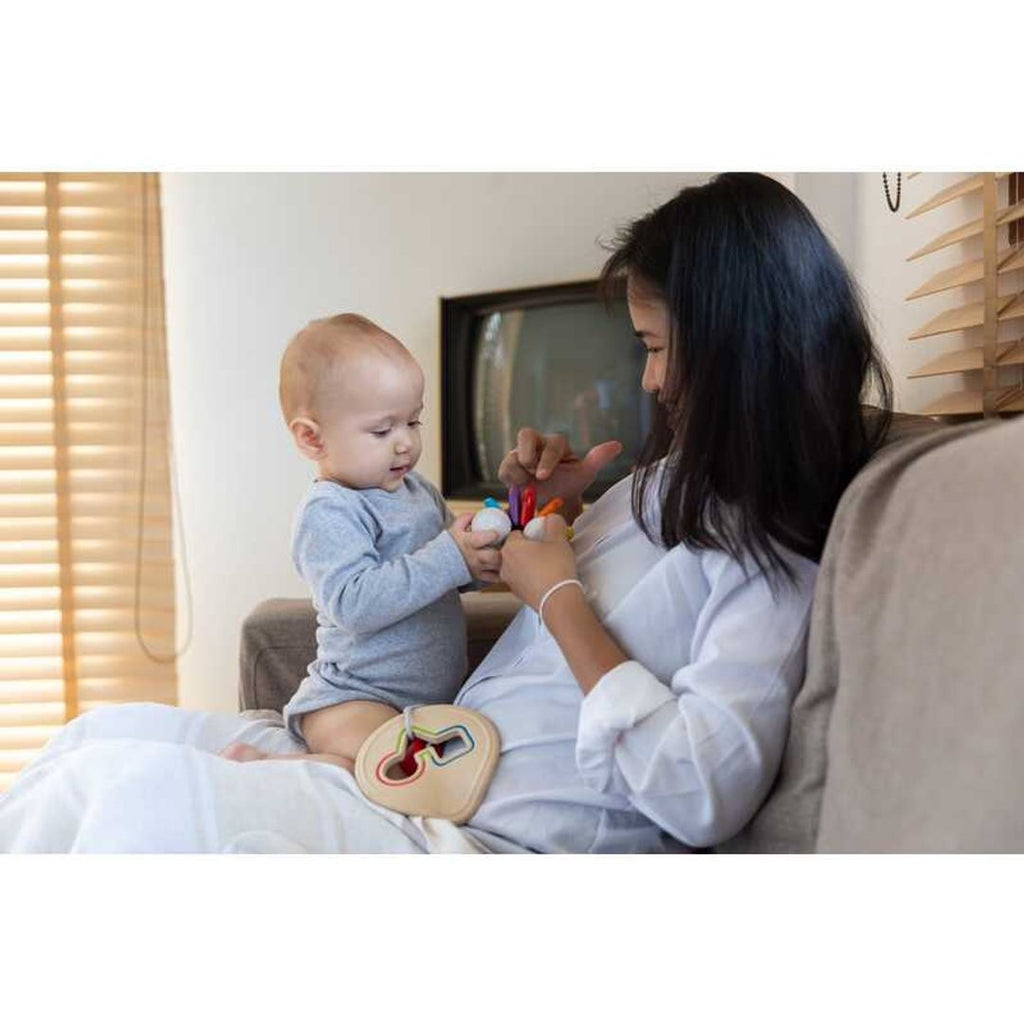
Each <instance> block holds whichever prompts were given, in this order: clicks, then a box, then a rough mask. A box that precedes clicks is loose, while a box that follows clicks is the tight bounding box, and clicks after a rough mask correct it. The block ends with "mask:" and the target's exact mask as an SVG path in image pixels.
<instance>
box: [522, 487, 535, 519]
mask: <svg viewBox="0 0 1024 1024" xmlns="http://www.w3.org/2000/svg"><path fill="white" fill-rule="evenodd" d="M536 508H537V489H536V488H535V487H534V486H533V484H527V486H526V488H525V490H524V491H523V518H522V520H521V522H520V525H521V526H524V527H525V526H526V524H527V523H528V522H529V521H530V520H531V519H532V518H533V513H534V511H535V510H536Z"/></svg>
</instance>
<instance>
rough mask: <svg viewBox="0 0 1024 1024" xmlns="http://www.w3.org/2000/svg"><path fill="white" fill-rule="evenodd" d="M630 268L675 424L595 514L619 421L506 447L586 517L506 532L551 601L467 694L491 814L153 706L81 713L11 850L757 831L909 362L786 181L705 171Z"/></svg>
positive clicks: (519, 561)
mask: <svg viewBox="0 0 1024 1024" xmlns="http://www.w3.org/2000/svg"><path fill="white" fill-rule="evenodd" d="M622 278H625V281H626V286H627V292H626V294H627V301H628V305H629V312H630V317H631V319H632V321H633V325H634V328H635V330H636V334H637V336H638V338H639V339H640V341H641V343H642V344H643V345H644V347H645V348H646V350H647V362H646V366H645V369H644V374H643V380H642V387H643V388H644V390H646V391H648V392H651V393H653V394H655V395H656V396H657V400H658V415H657V417H656V423H655V426H654V428H653V430H652V432H651V435H650V437H649V438H648V439H647V443H646V445H645V448H644V451H643V453H642V454H641V456H640V459H639V464H638V466H637V468H636V471H635V472H634V474H633V475H632V476H631V477H629V478H627V479H626V480H623V481H620V482H619V483H618V484H617V485H616V486H614V487H613V488H611V489H610V490H609V491H608V492H607V493H606V494H605V495H603V496H602V497H601V499H600V500H598V501H597V502H595V504H594V505H593V506H592V507H591V508H590V509H589V510H587V511H586V512H585V513H582V514H580V509H581V496H582V493H583V491H584V489H585V488H586V486H587V485H588V484H589V483H590V482H591V481H592V480H593V478H594V476H595V475H596V473H597V471H598V470H599V469H600V468H601V466H602V465H604V464H606V463H607V462H608V461H610V459H612V458H614V457H615V455H616V454H617V452H618V445H617V444H615V443H614V442H612V443H606V444H604V445H599V446H597V447H596V448H594V449H592V450H591V451H590V452H589V453H588V454H587V455H586V457H584V458H583V459H577V458H575V456H573V454H572V452H571V451H570V450H569V448H568V446H567V444H566V442H565V440H564V439H563V438H561V437H558V436H551V437H541V436H540V435H539V434H538V433H537V432H536V431H534V430H532V429H524V430H523V431H521V432H520V434H519V437H518V443H517V447H516V448H515V449H514V450H513V451H512V452H510V453H509V454H508V456H507V457H506V458H505V460H504V461H503V463H502V466H501V470H500V475H501V477H502V479H503V480H504V481H505V482H507V483H510V484H511V483H516V484H524V483H528V482H535V483H536V486H537V488H538V500H539V501H541V502H544V501H547V500H548V499H549V498H551V497H555V496H558V497H561V498H562V499H563V500H564V501H565V506H564V508H565V512H566V515H565V519H564V520H563V519H562V518H561V517H558V516H552V517H550V519H549V520H548V521H547V523H546V527H547V530H546V535H545V536H544V538H543V539H542V540H541V541H540V542H531V541H525V540H523V539H522V538H521V537H518V536H513V537H510V538H509V540H508V541H507V542H506V545H505V547H504V549H503V555H502V578H503V579H504V580H505V581H506V582H507V583H508V585H509V587H510V588H511V589H512V590H513V591H514V592H515V593H516V594H517V595H518V596H519V597H520V598H522V599H523V601H524V602H525V604H526V607H525V608H524V609H523V610H522V611H521V612H520V613H519V614H518V615H517V616H516V618H515V619H514V620H513V622H512V623H511V625H510V626H509V628H508V629H507V630H506V632H505V633H504V634H503V635H502V637H501V638H500V639H499V641H498V642H497V643H496V644H495V646H494V648H493V649H492V650H491V652H490V653H489V655H488V656H487V658H486V659H485V660H484V662H483V663H482V664H481V665H480V666H479V667H478V668H477V670H476V671H475V672H474V673H473V675H472V676H471V677H470V678H469V679H468V680H467V682H466V683H465V685H464V687H463V689H462V691H461V692H460V694H459V696H458V698H457V703H460V704H463V705H465V706H467V707H471V708H474V709H476V710H479V711H481V712H483V713H484V714H486V715H488V716H489V717H490V718H491V719H492V720H493V721H494V722H495V724H496V725H497V726H498V729H499V732H500V733H501V737H502V754H501V758H500V761H499V765H498V768H497V770H496V772H495V775H494V777H493V779H492V781H491V783H490V786H489V788H488V791H487V794H486V796H485V798H484V801H483V803H482V804H481V806H480V808H479V810H478V811H477V813H476V815H475V816H474V817H473V818H472V820H471V821H470V822H469V824H468V825H466V826H464V827H463V828H462V829H455V828H454V827H453V826H452V827H445V826H443V825H438V824H437V823H432V822H423V821H419V820H413V819H408V818H403V817H402V816H401V815H397V814H393V813H392V812H388V811H384V810H381V809H379V808H376V807H374V806H373V805H370V804H368V803H367V802H366V801H365V800H364V799H363V798H362V797H361V795H360V794H359V792H358V790H357V788H356V787H355V784H354V782H353V780H352V778H351V776H350V775H348V774H347V773H346V772H343V771H340V770H338V769H337V768H335V767H334V766H331V765H322V764H318V763H315V762H296V761H262V762H255V763H250V764H237V763H234V762H230V761H225V760H223V759H220V758H217V757H215V756H212V755H214V754H215V752H216V751H217V750H219V749H221V748H222V747H223V746H224V745H225V744H226V743H228V742H230V741H232V740H245V741H247V742H250V743H253V744H255V745H256V746H260V747H262V748H263V749H266V750H268V751H271V750H273V751H278V752H281V751H286V750H291V749H294V748H295V742H296V741H294V740H292V739H291V738H290V737H288V736H287V734H285V733H284V731H283V730H281V729H279V728H275V727H271V726H268V725H266V724H262V723H253V722H245V721H242V720H240V719H237V718H234V717H232V716H226V715H211V714H208V713H201V712H186V711H181V710H178V709H173V708H154V707H150V706H139V705H135V706H131V705H128V706H124V707H119V708H110V709H106V710H104V711H101V712H94V713H92V714H91V715H86V716H83V717H82V718H81V719H79V720H77V721H76V722H74V723H72V724H71V725H70V726H68V727H67V728H66V729H65V730H64V731H63V732H62V733H61V734H60V735H59V736H58V737H57V738H56V739H55V740H54V742H53V743H52V744H51V745H50V747H49V748H47V751H46V752H45V753H44V754H43V755H42V757H41V758H40V759H39V760H38V761H37V762H36V763H35V764H34V765H33V766H32V767H31V768H30V769H28V770H27V771H26V772H25V773H24V774H23V776H22V777H21V778H20V779H19V781H18V783H16V785H15V786H14V788H13V790H12V792H11V794H10V795H9V796H8V798H7V799H6V800H5V801H4V802H2V803H0V849H5V848H6V849H106V850H110V849H121V850H126V849H145V850H161V849H174V850H225V849H231V850H239V849H241V850H253V849H275V850H276V849H306V850H352V851H365V850H376V849H389V850H410V851H415V850H424V849H452V848H474V847H476V848H484V849H488V850H501V851H506V850H507V851H521V850H537V851H565V852H583V851H594V852H641V851H661V850H667V849H673V848H678V847H679V844H683V845H684V846H691V847H704V846H709V845H713V844H715V843H718V842H721V841H722V840H724V839H727V838H729V837H730V836H732V835H734V834H735V833H736V832H737V831H739V829H741V828H742V827H743V825H744V824H745V823H746V822H747V821H748V820H749V819H750V817H751V816H752V815H753V813H754V812H755V811H756V809H757V807H758V806H759V804H760V802H761V801H762V800H763V798H764V795H765V793H766V792H767V790H768V787H769V786H770V784H771V782H772V779H773V777H774V774H775V772H776V770H777V767H778V763H779V760H780V757H781V754H782V748H783V745H784V742H785V737H786V732H787V726H788V717H789V708H790V704H791V702H792V699H793V696H794V694H795V692H796V689H797V687H798V686H799V683H800V680H801V678H802V674H803V667H804V647H805V641H806V631H807V621H808V615H809V608H810V602H811V595H812V590H813V586H814V579H815V574H816V560H817V559H818V557H819V555H820V553H821V549H822V546H823V544H824V541H825V536H826V533H827V531H828V525H829V522H830V519H831V516H832V513H833V511H834V509H835V505H836V503H837V501H838V499H839V496H840V495H841V493H842V491H843V489H844V488H845V487H846V485H847V484H848V482H849V481H850V480H851V478H852V477H853V475H854V474H855V473H856V472H857V470H858V469H859V468H860V467H861V466H862V465H863V464H864V462H865V461H866V460H867V459H868V458H869V457H870V455H871V454H872V452H873V451H874V449H875V448H876V447H877V446H878V444H879V443H880V442H881V440H882V438H883V436H884V433H885V430H886V428H887V425H888V418H889V414H888V408H889V404H890V387H889V382H888V378H887V375H886V373H885V370H884V368H883V367H882V365H881V363H880V360H879V358H878V356H877V354H876V352H875V350H874V348H873V345H872V342H871V338H870V335H869V332H868V330H867V328H866V326H865V322H864V317H863V314H862V311H861V309H860V305H859V302H858V300H857V296H856V292H855V289H854V287H853V284H852V282H851V281H850V279H849V276H848V274H847V273H846V271H845V269H844V268H843V265H842V263H841V261H840V260H839V258H838V256H837V255H836V253H835V252H834V250H833V249H832V247H831V246H830V245H829V243H828V241H827V240H826V239H825V237H824V235H823V234H822V232H821V230H820V228H819V227H818V225H817V224H816V223H815V221H814V219H813V218H812V217H811V215H810V213H809V212H808V211H807V210H806V208H805V207H804V206H803V204H802V203H800V201H799V200H798V199H796V197H795V196H793V195H792V194H791V193H789V192H788V191H787V190H786V189H785V188H784V187H783V186H781V185H779V184H778V183H777V182H775V181H773V180H772V179H770V178H767V177H764V176H762V175H757V174H725V175H721V176H719V177H717V178H715V179H714V180H713V181H711V182H709V183H708V184H706V185H703V186H700V187H696V188H688V189H684V190H683V191H682V192H681V193H680V194H679V195H678V196H676V197H675V198H674V199H672V200H671V201H670V202H668V203H666V204H665V205H664V206H662V207H660V208H659V209H657V210H655V211H654V212H653V213H651V214H649V215H647V216H646V217H644V218H642V219H641V220H639V221H637V222H636V223H634V224H633V225H632V226H630V227H629V229H628V230H626V231H625V232H624V233H623V234H622V236H621V237H620V238H619V239H618V241H617V244H616V245H615V247H614V249H613V251H612V255H611V257H610V259H609V260H608V263H607V264H606V266H605V269H604V274H603V280H604V281H605V283H606V284H607V285H608V286H609V287H611V286H613V285H614V284H615V283H616V282H618V281H620V280H621V279H622ZM871 381H874V382H875V383H876V384H877V385H878V386H879V389H880V397H881V406H882V410H883V411H882V414H881V415H878V416H875V417H874V418H873V419H872V420H871V421H870V422H867V421H865V419H864V417H863V416H862V413H861V404H860V402H861V395H862V392H863V390H864V388H865V386H866V385H867V384H868V383H870V382H871ZM566 521H569V522H572V523H573V524H574V527H575V538H574V540H573V541H572V543H571V544H570V543H569V542H568V541H567V540H566V539H565V526H566ZM538 612H541V613H542V615H539V614H538ZM158 741H162V742H158ZM167 741H170V742H167ZM69 780H73V785H71V784H70V783H69ZM298 783H301V784H298ZM196 794H198V796H197V795H196Z"/></svg>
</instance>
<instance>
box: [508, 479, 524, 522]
mask: <svg viewBox="0 0 1024 1024" xmlns="http://www.w3.org/2000/svg"><path fill="white" fill-rule="evenodd" d="M508 517H509V519H511V520H512V526H513V527H517V526H520V525H522V524H521V523H520V522H519V487H518V486H517V485H513V486H512V487H510V488H509V489H508Z"/></svg>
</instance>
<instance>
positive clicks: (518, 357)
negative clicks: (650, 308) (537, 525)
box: [441, 280, 654, 500]
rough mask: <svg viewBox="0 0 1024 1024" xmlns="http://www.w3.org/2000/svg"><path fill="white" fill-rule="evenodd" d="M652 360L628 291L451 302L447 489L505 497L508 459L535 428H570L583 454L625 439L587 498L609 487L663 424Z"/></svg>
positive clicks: (553, 290)
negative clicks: (607, 295) (522, 435)
mask: <svg viewBox="0 0 1024 1024" xmlns="http://www.w3.org/2000/svg"><path fill="white" fill-rule="evenodd" d="M644 357H645V353H644V349H643V346H642V345H640V344H639V342H638V341H637V339H636V337H635V335H634V333H633V328H632V325H631V323H630V320H629V314H628V311H627V308H626V301H625V295H624V294H619V295H616V296H615V297H613V298H612V299H611V300H610V301H608V302H606V301H605V299H604V298H602V297H601V296H599V294H598V283H597V281H596V280H594V281H579V282H572V283H568V284H557V285H548V286H543V287H535V288H519V289H514V290H508V291H495V292H487V293H484V294H479V295H462V296H457V297H454V298H443V299H441V406H442V431H441V442H442V488H443V490H444V493H445V496H446V497H448V498H464V499H483V498H485V497H488V496H491V497H498V498H500V497H502V496H504V494H505V488H504V487H503V485H502V484H501V483H500V481H499V480H498V466H499V465H500V463H501V460H502V458H503V457H504V456H505V454H506V453H507V452H508V451H509V450H510V449H511V448H513V447H515V443H516V436H517V434H518V431H519V429H520V428H521V427H525V426H531V427H535V428H536V429H537V430H539V431H541V432H542V433H559V434H564V435H566V436H567V437H568V438H569V440H570V442H571V444H572V448H573V451H574V452H575V453H576V454H578V455H582V454H584V453H585V452H586V451H587V450H588V449H589V448H591V447H592V446H593V445H595V444H599V443H600V442H602V441H608V440H613V439H614V440H617V441H621V442H622V445H623V450H622V454H621V455H620V456H619V457H618V458H617V459H616V460H615V462H613V463H612V464H611V465H609V466H607V467H605V469H604V470H603V471H602V472H601V474H600V475H599V476H598V478H597V480H595V481H594V483H593V485H591V487H590V489H588V491H587V493H586V495H585V498H586V499H587V500H593V499H594V498H596V497H598V496H599V495H600V494H602V493H604V491H606V490H607V489H608V488H609V487H611V486H612V484H614V483H615V482H617V481H618V480H620V479H621V478H622V477H624V476H626V475H627V474H628V473H629V472H630V470H631V468H632V466H633V464H634V462H635V460H636V457H637V454H638V452H639V450H640V447H641V445H642V443H643V440H644V438H645V436H646V435H647V432H648V430H649V428H650V426H651V423H652V420H653V416H654V404H653V398H652V397H651V396H649V395H645V394H644V393H643V392H642V390H641V388H640V379H641V376H642V373H643V363H644Z"/></svg>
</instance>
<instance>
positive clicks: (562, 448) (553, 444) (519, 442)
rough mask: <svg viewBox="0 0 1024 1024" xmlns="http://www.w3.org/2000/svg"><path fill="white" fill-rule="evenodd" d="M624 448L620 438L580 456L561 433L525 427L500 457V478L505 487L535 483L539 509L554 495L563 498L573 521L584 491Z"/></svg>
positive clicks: (597, 446) (595, 447)
mask: <svg viewBox="0 0 1024 1024" xmlns="http://www.w3.org/2000/svg"><path fill="white" fill-rule="evenodd" d="M621 451H622V445H621V444H620V443H619V442H618V441H605V442H604V443H603V444H598V445H595V446H594V447H593V448H591V449H590V451H589V452H587V454H586V455H584V456H583V458H582V459H581V458H579V457H578V456H577V455H574V454H573V451H572V449H571V448H570V447H569V442H568V441H567V440H566V438H565V437H563V436H562V435H561V434H540V433H538V432H537V431H536V430H533V429H532V428H531V427H524V428H523V429H522V430H520V431H519V433H518V435H517V436H516V446H515V448H513V449H512V451H510V452H509V453H508V455H506V456H505V458H503V459H502V460H501V465H500V466H499V467H498V479H499V480H500V481H501V482H502V483H503V484H505V486H506V487H512V486H520V487H522V486H524V485H526V484H533V485H534V487H536V489H537V508H538V509H540V508H543V507H544V505H546V504H547V503H548V502H549V501H550V500H551V499H552V498H561V499H562V501H564V502H565V506H566V507H565V512H566V513H567V515H568V517H569V518H570V521H571V519H572V518H575V516H576V515H577V514H578V513H579V508H580V505H581V503H582V500H583V492H584V491H585V490H586V489H587V488H588V487H589V486H590V485H591V484H592V483H593V482H594V478H595V477H596V476H597V474H598V473H599V472H600V471H601V470H602V469H604V467H605V466H607V465H608V463H610V462H612V461H613V460H614V459H616V458H618V456H619V453H620V452H621Z"/></svg>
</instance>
